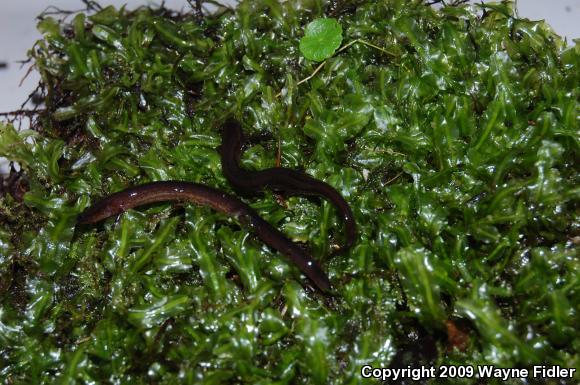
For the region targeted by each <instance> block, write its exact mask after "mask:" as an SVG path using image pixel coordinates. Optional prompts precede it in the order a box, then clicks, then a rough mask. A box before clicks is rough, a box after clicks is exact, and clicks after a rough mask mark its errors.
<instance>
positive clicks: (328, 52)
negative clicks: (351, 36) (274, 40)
mask: <svg viewBox="0 0 580 385" xmlns="http://www.w3.org/2000/svg"><path fill="white" fill-rule="evenodd" d="M340 43H342V27H341V26H340V24H339V23H338V21H337V20H336V19H332V18H324V19H316V20H313V21H312V22H310V24H308V25H307V26H306V30H305V31H304V37H303V38H302V39H300V51H301V52H302V54H303V55H304V57H306V58H307V59H309V60H313V61H323V60H324V59H328V58H329V57H331V56H332V55H334V52H335V51H336V49H337V48H338V47H340Z"/></svg>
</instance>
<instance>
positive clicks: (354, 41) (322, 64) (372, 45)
mask: <svg viewBox="0 0 580 385" xmlns="http://www.w3.org/2000/svg"><path fill="white" fill-rule="evenodd" d="M356 43H361V44H364V45H367V46H369V47H372V48H375V49H378V50H379V51H381V52H384V53H386V54H387V55H390V56H393V57H396V56H397V55H396V54H394V53H392V52H390V51H387V50H386V49H384V48H381V47H379V46H378V45H374V44H373V43H369V42H368V41H366V40H362V39H355V40H353V41H351V42H349V43H347V44H345V45H344V46H342V47H340V49H339V50H338V51H336V53H335V55H336V54H339V53H341V52H342V51H344V50H345V49H347V48H348V47H350V46H351V45H353V44H356ZM327 60H328V59H326V60H324V61H323V62H322V63H320V64H319V65H318V67H316V69H314V71H313V72H312V73H311V74H310V75H308V76H307V77H305V78H304V79H302V80H300V81H299V82H298V83H296V85H297V86H299V85H300V84H302V83H305V82H307V81H309V80H310V79H312V78H313V77H315V76H316V74H317V73H318V72H319V71H320V70H321V69H322V67H324V65H325V64H326V62H327ZM281 95H282V91H280V92H278V93H277V94H276V96H275V97H276V98H278V97H280V96H281Z"/></svg>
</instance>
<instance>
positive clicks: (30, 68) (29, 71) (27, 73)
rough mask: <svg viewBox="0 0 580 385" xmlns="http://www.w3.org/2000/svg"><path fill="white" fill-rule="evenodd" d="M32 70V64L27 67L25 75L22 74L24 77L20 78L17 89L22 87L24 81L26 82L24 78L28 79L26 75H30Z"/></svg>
mask: <svg viewBox="0 0 580 385" xmlns="http://www.w3.org/2000/svg"><path fill="white" fill-rule="evenodd" d="M33 68H34V64H31V65H30V67H28V70H27V71H26V73H25V74H24V76H23V77H22V79H20V83H18V87H22V83H24V80H26V78H27V77H28V75H30V73H31V72H32V69H33Z"/></svg>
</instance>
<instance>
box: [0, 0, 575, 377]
mask: <svg viewBox="0 0 580 385" xmlns="http://www.w3.org/2000/svg"><path fill="white" fill-rule="evenodd" d="M298 4H301V5H300V6H298ZM511 7H512V5H511V4H510V3H502V4H496V5H486V6H482V7H475V8H470V7H467V6H457V7H444V8H443V9H441V10H435V9H433V8H431V7H428V6H425V5H424V4H423V3H422V2H420V1H413V2H409V1H403V0H388V1H387V0H385V1H380V2H374V1H369V2H363V1H356V2H355V1H353V2H336V4H335V2H333V3H332V4H326V3H325V2H322V1H316V0H309V1H303V2H302V3H298V2H292V1H290V2H284V3H278V2H275V1H266V0H264V1H253V2H249V1H245V2H242V3H241V4H240V5H239V7H238V8H237V9H236V10H235V12H232V11H225V12H223V13H221V14H218V15H216V16H212V17H206V18H205V19H204V21H203V22H202V23H201V24H200V23H198V22H197V20H196V19H195V17H193V15H191V14H175V13H171V12H169V11H166V10H152V9H148V8H141V9H138V10H136V11H131V12H129V11H126V10H124V9H120V10H117V9H115V8H112V7H108V8H105V9H102V10H100V11H98V12H96V13H95V12H92V13H90V12H89V14H87V15H84V14H78V15H76V16H75V17H74V18H72V19H70V24H63V23H59V22H58V21H56V20H54V19H51V18H48V17H47V18H44V19H43V20H42V21H41V22H40V24H39V29H40V30H41V32H42V33H43V34H44V38H43V39H42V40H40V41H39V42H37V43H36V45H35V47H34V48H33V49H32V50H31V51H30V56H31V57H32V59H33V60H34V62H35V63H36V68H37V69H38V70H39V71H40V73H41V75H42V82H43V85H44V92H45V102H46V112H44V113H40V114H39V115H38V117H37V119H36V120H35V122H34V124H33V131H26V132H21V133H18V132H16V131H15V130H14V129H13V128H12V126H11V125H10V124H3V125H1V126H0V156H5V157H7V158H9V159H11V160H14V161H16V162H18V163H19V164H20V165H21V166H22V167H23V171H24V175H25V177H26V181H27V185H28V192H27V194H26V195H25V196H24V199H23V201H20V200H19V199H16V198H13V197H12V196H11V195H10V194H8V193H4V194H3V195H2V197H1V198H0V219H1V225H0V377H1V378H5V379H8V380H7V381H8V383H15V384H16V383H23V384H24V383H37V384H48V383H53V382H58V383H176V382H179V383H206V384H212V383H216V384H217V383H225V382H233V383H259V384H269V383H279V384H282V383H284V384H291V383H292V384H295V383H312V384H326V383H333V384H342V383H362V382H364V381H366V380H364V381H363V379H362V378H361V376H360V366H361V365H363V364H371V365H373V366H388V365H389V364H393V363H399V364H401V363H402V364H404V365H407V364H412V363H414V362H418V361H421V360H426V362H427V363H428V364H456V365H476V364H496V365H500V366H506V367H513V366H528V365H532V364H550V365H562V366H565V367H578V366H580V358H579V356H578V348H579V347H580V338H579V336H578V332H577V329H578V328H577V326H578V325H579V324H580V319H579V314H578V311H577V309H579V308H580V296H579V289H580V288H579V281H578V277H579V274H580V263H579V262H578V261H579V259H578V255H577V245H578V242H579V240H578V239H579V237H580V232H579V231H580V222H579V215H578V214H579V210H578V202H579V197H580V190H579V189H578V185H579V177H578V175H580V173H579V167H578V156H579V152H578V150H579V141H578V128H579V124H578V122H579V119H578V111H579V108H578V106H579V104H578V100H579V89H578V84H580V75H579V74H580V72H579V71H578V69H579V59H580V49H579V48H578V46H576V47H571V48H567V47H566V45H565V44H564V43H563V42H562V40H561V39H560V38H559V37H558V36H556V35H554V34H553V33H552V32H551V30H550V29H549V27H547V26H546V25H545V24H544V23H543V22H533V21H529V20H525V19H519V18H517V17H515V16H514V14H513V11H512V9H511ZM321 17H333V18H336V19H337V20H338V21H339V22H340V25H341V26H342V29H343V37H344V40H343V41H344V43H343V47H345V45H347V44H349V43H352V42H354V41H355V40H357V39H358V40H359V41H358V42H355V43H352V44H350V46H348V47H346V48H345V49H343V50H339V51H338V53H336V54H335V55H334V56H332V57H330V58H329V59H327V60H326V62H325V64H324V65H323V67H322V68H321V69H320V70H319V71H318V72H317V73H315V74H314V76H313V77H312V78H311V79H309V80H307V81H302V82H301V80H303V79H306V78H307V77H309V76H310V75H312V74H313V73H314V71H315V69H316V66H317V65H318V63H313V62H310V61H308V60H306V59H305V58H303V57H302V56H301V53H300V51H299V48H298V44H299V40H300V38H301V37H302V35H303V29H304V27H305V26H306V25H307V24H308V23H309V22H310V21H312V20H314V19H316V18H321ZM361 40H362V41H364V42H361ZM228 115H232V116H235V117H236V118H238V119H239V120H240V121H242V122H243V125H244V130H245V131H246V132H247V134H248V136H249V137H250V138H253V140H252V142H253V143H255V145H253V146H252V147H251V148H249V149H248V150H247V151H246V153H245V155H244V160H243V161H244V165H245V167H247V168H255V169H261V168H264V167H269V166H272V165H273V164H274V163H275V160H276V155H277V150H278V148H277V144H278V143H280V151H281V164H282V165H283V166H286V167H291V168H302V169H305V170H306V171H307V172H308V173H310V174H311V175H314V176H315V177H317V178H320V179H322V180H325V181H327V182H328V183H330V184H332V185H333V186H335V187H336V188H337V189H338V190H339V191H340V192H341V193H342V194H343V195H344V196H345V198H346V199H347V200H348V201H349V203H350V204H351V205H352V208H353V210H354V212H355V215H356V218H357V221H358V223H359V229H360V239H359V241H358V242H357V245H356V247H355V248H354V249H353V250H351V251H350V252H349V253H347V254H346V255H343V256H337V257H335V258H333V259H329V258H328V255H329V253H330V251H331V248H332V246H333V243H340V242H341V241H342V239H341V233H342V231H341V223H340V221H339V220H338V218H337V216H336V213H335V212H334V211H333V208H332V206H331V205H329V204H328V203H326V202H312V201H309V200H306V199H303V198H298V197H293V198H289V199H287V200H286V206H287V207H284V206H282V205H280V204H279V203H278V201H277V199H276V197H275V196H273V195H272V194H265V195H264V196H263V197H261V198H259V199H249V200H247V201H248V202H249V203H251V204H252V205H253V206H254V207H255V208H256V209H257V210H258V211H259V212H260V213H261V214H262V215H263V216H264V217H265V218H266V219H267V220H268V221H269V222H270V223H272V224H274V225H276V226H277V227H279V228H281V229H282V230H283V231H284V232H285V233H286V234H288V235H289V236H290V237H291V238H292V239H294V240H296V241H302V242H306V243H307V244H308V246H309V247H310V248H311V250H312V252H313V254H314V255H315V256H316V257H317V258H320V259H321V260H322V261H323V265H324V267H325V269H326V271H328V274H329V276H330V278H331V281H332V282H333V283H334V284H335V285H336V288H337V292H338V295H337V296H336V297H335V298H333V299H330V298H325V297H323V296H322V295H321V294H319V293H317V292H314V291H312V290H308V289H307V288H305V285H307V281H306V280H305V279H304V278H303V277H302V278H301V277H300V276H299V274H298V271H297V269H296V268H295V267H294V266H292V265H291V264H289V263H287V262H286V260H284V259H283V258H281V257H280V255H278V254H277V253H274V252H273V251H271V250H269V249H267V248H265V247H264V246H263V245H262V244H261V243H260V242H258V241H257V240H256V239H254V238H253V237H251V236H249V234H248V232H247V231H246V230H244V229H240V228H239V227H237V226H236V225H235V223H233V222H231V221H229V220H228V219H227V218H225V217H224V216H223V215H221V214H217V213H215V212H213V211H211V210H209V209H207V208H200V207H193V206H190V205H185V206H172V205H169V204H159V205H153V206H151V207H147V208H144V209H139V210H131V211H129V212H127V213H125V214H123V215H121V216H120V218H119V219H118V220H117V219H110V220H107V221H105V222H104V223H103V224H101V225H98V226H94V227H85V228H79V229H74V218H75V215H76V214H77V213H79V212H80V211H81V210H82V209H83V208H85V207H87V206H88V205H89V204H90V202H94V201H95V200H96V199H97V198H98V197H101V196H104V195H106V194H108V193H111V192H114V191H118V190H120V189H123V188H125V187H127V186H129V185H134V184H138V183H142V182H147V181H152V180H167V179H177V180H188V181H195V182H202V183H205V184H207V185H210V186H214V187H217V188H221V189H224V190H228V191H231V187H230V186H229V185H228V183H227V182H226V180H225V179H224V177H223V175H222V174H221V169H220V160H219V155H218V153H217V151H216V147H217V146H218V145H219V143H220V133H219V124H220V122H221V121H222V120H223V119H224V117H226V116H228ZM6 190H7V191H8V190H9V189H8V188H7V189H6ZM450 320H451V321H452V322H454V323H457V324H458V325H463V326H462V330H463V333H465V334H466V335H467V336H468V340H467V342H466V343H465V346H464V347H465V350H463V351H461V350H459V349H455V350H452V351H449V350H448V349H447V348H448V345H449V343H448V341H447V338H448V337H447V335H446V325H448V322H449V321H450ZM408 334H410V335H423V334H425V335H426V336H428V338H426V339H425V340H419V341H415V342H413V341H409V337H407V335H408ZM425 341H434V342H433V343H435V345H436V346H437V352H438V353H437V354H436V355H435V357H429V354H428V351H430V349H431V348H433V347H430V346H429V345H432V343H431V342H425ZM413 349H415V350H413ZM409 352H411V353H412V352H417V354H416V355H415V356H413V358H412V359H411V360H409V359H408V358H407V359H406V361H405V359H404V358H402V357H404V355H405V353H409ZM577 379H578V377H576V380H577ZM476 382H477V381H476V380H475V379H466V380H463V383H466V384H474V383H476ZM437 383H443V382H441V381H438V382H437ZM448 383H456V382H455V381H452V380H448ZM511 383H514V384H516V383H521V382H520V381H519V380H512V381H511Z"/></svg>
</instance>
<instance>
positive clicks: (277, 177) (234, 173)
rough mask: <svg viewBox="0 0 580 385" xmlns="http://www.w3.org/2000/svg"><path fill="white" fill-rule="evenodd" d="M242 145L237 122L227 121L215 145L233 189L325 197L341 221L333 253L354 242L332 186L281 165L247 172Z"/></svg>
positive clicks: (347, 214) (350, 221)
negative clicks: (341, 235) (341, 240)
mask: <svg viewBox="0 0 580 385" xmlns="http://www.w3.org/2000/svg"><path fill="white" fill-rule="evenodd" d="M243 144H244V134H243V132H242V127H241V125H240V124H239V123H238V122H236V121H235V120H228V121H226V122H225V124H224V125H223V128H222V144H221V146H220V147H219V152H220V155H221V162H222V172H223V173H224V175H225V177H226V178H227V180H228V182H229V183H230V184H231V185H232V186H233V187H234V189H235V190H236V191H238V192H240V193H242V194H245V195H256V194H257V193H258V192H260V191H263V190H265V189H270V190H272V191H275V192H279V193H282V194H287V195H317V196H322V197H325V198H326V199H328V200H329V201H330V202H331V203H332V204H333V205H334V207H335V208H336V210H337V211H338V213H339V215H340V216H341V217H342V220H343V221H344V227H345V231H346V240H345V244H344V246H343V247H342V248H341V249H339V250H337V252H340V253H342V252H345V251H346V250H348V249H350V248H351V247H352V246H353V244H354V243H355V241H356V223H355V220H354V215H353V213H352V210H351V208H350V206H349V205H348V203H347V202H346V201H345V200H344V198H343V197H342V195H340V194H339V193H338V191H336V190H335V189H334V188H333V187H332V186H330V185H329V184H327V183H324V182H322V181H319V180H318V179H315V178H313V177H311V176H310V175H308V174H305V173H303V172H300V171H297V170H292V169H289V168H284V167H272V168H268V169H265V170H260V171H248V170H244V169H243V168H241V167H240V158H241V155H242V147H243Z"/></svg>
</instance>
